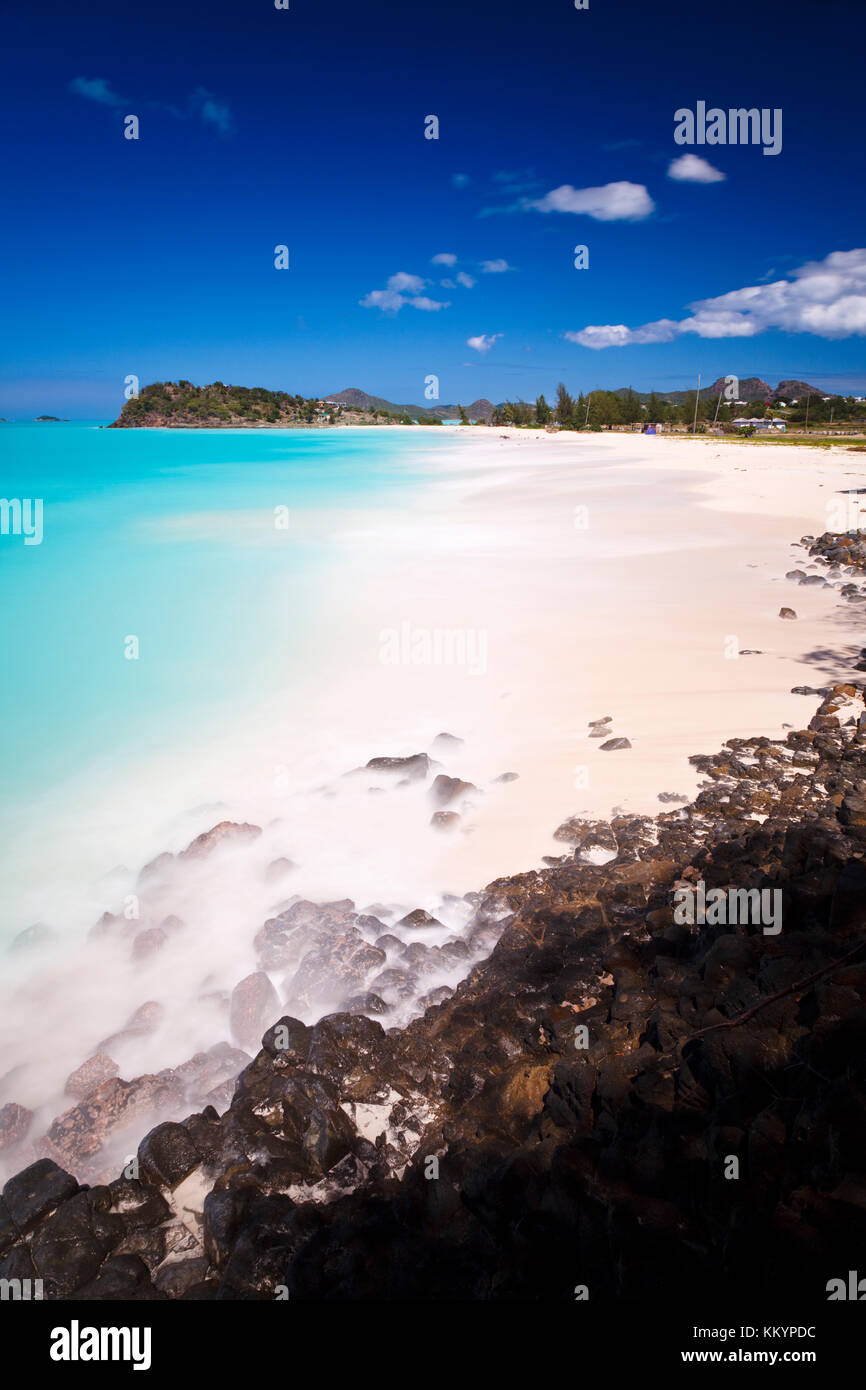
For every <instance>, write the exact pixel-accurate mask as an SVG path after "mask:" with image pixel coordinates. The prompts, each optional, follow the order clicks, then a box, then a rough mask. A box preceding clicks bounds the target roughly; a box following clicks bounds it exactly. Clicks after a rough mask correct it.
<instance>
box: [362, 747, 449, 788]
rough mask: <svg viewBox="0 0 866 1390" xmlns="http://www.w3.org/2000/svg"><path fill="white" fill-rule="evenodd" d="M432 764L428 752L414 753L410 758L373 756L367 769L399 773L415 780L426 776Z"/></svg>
mask: <svg viewBox="0 0 866 1390" xmlns="http://www.w3.org/2000/svg"><path fill="white" fill-rule="evenodd" d="M432 766H433V764H432V763H431V761H430V759H429V758H428V756H427V754H426V753H413V754H412V756H411V757H409V758H371V759H370V761H369V762H368V763H367V770H368V771H370V772H388V773H394V774H399V775H400V776H401V777H408V778H409V779H410V780H411V781H413V782H414V781H416V780H417V779H418V778H424V777H426V776H427V774H428V772H429V771H430V769H431V767H432Z"/></svg>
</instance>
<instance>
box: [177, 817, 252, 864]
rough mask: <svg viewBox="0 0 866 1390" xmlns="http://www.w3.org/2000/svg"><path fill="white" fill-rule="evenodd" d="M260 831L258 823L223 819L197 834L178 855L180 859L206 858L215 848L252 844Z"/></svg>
mask: <svg viewBox="0 0 866 1390" xmlns="http://www.w3.org/2000/svg"><path fill="white" fill-rule="evenodd" d="M261 833H262V829H261V826H260V825H247V824H246V823H244V824H237V823H236V822H234V821H230V820H223V821H220V822H219V824H218V825H214V826H212V827H211V829H210V830H206V831H205V832H204V834H203V835H197V836H196V838H195V839H194V840H193V841H192V843H191V844H189V845H187V847H186V849H185V850H183V852H182V853H181V854H180V855H179V856H178V858H180V859H206V858H207V857H208V855H210V854H212V853H213V851H214V850H215V849H217V848H220V849H223V848H225V847H226V846H241V845H249V844H252V842H253V841H254V840H257V839H258V838H259V836H260V835H261Z"/></svg>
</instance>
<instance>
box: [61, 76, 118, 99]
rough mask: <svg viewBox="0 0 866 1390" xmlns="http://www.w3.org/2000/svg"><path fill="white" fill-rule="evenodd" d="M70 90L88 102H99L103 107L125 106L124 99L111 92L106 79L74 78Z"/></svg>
mask: <svg viewBox="0 0 866 1390" xmlns="http://www.w3.org/2000/svg"><path fill="white" fill-rule="evenodd" d="M69 90H70V92H74V93H75V95H76V96H79V97H86V98H87V100H88V101H98V102H99V104H100V105H101V106H123V105H124V101H123V97H119V96H118V95H117V93H116V92H113V91H112V90H111V88H110V87H109V85H108V83H107V82H106V80H105V78H104V77H74V78H73V79H72V81H71V82H70V84H69Z"/></svg>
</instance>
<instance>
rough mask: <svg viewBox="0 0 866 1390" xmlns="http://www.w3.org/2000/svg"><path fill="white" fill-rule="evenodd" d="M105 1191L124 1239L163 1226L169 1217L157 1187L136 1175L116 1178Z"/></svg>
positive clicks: (163, 1199)
mask: <svg viewBox="0 0 866 1390" xmlns="http://www.w3.org/2000/svg"><path fill="white" fill-rule="evenodd" d="M108 1192H109V1196H110V1199H111V1210H112V1212H114V1213H115V1214H116V1215H117V1216H119V1217H120V1218H121V1220H122V1222H123V1229H124V1232H125V1235H126V1238H127V1239H128V1238H129V1237H130V1235H132V1234H134V1233H136V1232H140V1231H152V1230H154V1229H155V1228H156V1227H159V1226H162V1225H163V1223H164V1222H166V1221H167V1220H168V1219H169V1217H170V1216H171V1207H170V1206H169V1205H168V1202H167V1201H166V1200H165V1198H164V1197H163V1195H162V1193H161V1192H160V1191H159V1190H158V1188H155V1187H151V1186H150V1185H149V1184H148V1183H143V1182H141V1181H140V1180H139V1179H138V1178H126V1177H121V1178H116V1179H115V1180H114V1181H113V1182H111V1183H109V1184H108ZM163 1248H164V1247H163ZM160 1258H163V1256H161V1257H160Z"/></svg>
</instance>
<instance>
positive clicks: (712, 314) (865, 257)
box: [563, 247, 866, 348]
mask: <svg viewBox="0 0 866 1390" xmlns="http://www.w3.org/2000/svg"><path fill="white" fill-rule="evenodd" d="M689 307H690V308H691V309H692V311H693V312H692V313H691V314H690V315H689V317H688V318H684V319H679V320H675V319H658V320H657V321H656V322H654V323H645V324H643V325H642V326H641V327H639V328H628V327H627V326H626V325H625V324H623V323H617V324H610V323H609V324H590V325H589V326H587V327H586V328H582V329H581V330H580V331H579V332H578V333H565V334H564V335H563V336H564V337H565V338H567V339H568V340H569V342H572V343H580V345H581V346H582V347H591V348H605V347H624V346H625V345H626V344H629V343H669V342H671V341H672V340H673V339H674V338H676V337H679V336H680V335H681V334H684V333H696V334H697V336H698V337H699V338H754V337H756V336H757V334H759V333H766V332H767V331H768V329H772V328H776V329H781V330H782V331H783V332H785V333H813V334H814V335H815V336H816V337H818V338H850V337H863V336H866V248H863V247H861V248H858V249H856V250H854V251H833V252H831V254H830V255H829V256H827V257H826V259H825V260H823V261H807V263H806V264H805V265H802V266H800V267H799V269H798V270H795V271H793V272H792V273H791V275H790V276H789V278H788V279H787V280H775V281H773V282H772V283H771V284H764V285H749V286H747V287H746V288H745V289H742V290H731V291H730V292H729V293H728V294H721V295H717V296H716V297H715V298H713V299H699V300H697V301H696V302H695V303H694V304H691V305H690V306H689Z"/></svg>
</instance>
